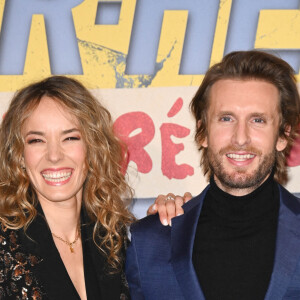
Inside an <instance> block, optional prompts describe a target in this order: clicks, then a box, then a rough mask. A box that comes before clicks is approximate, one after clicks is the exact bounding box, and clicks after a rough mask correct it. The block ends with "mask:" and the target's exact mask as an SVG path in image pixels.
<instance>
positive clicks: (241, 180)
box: [207, 147, 276, 189]
mask: <svg viewBox="0 0 300 300" xmlns="http://www.w3.org/2000/svg"><path fill="white" fill-rule="evenodd" d="M233 148H234V147H226V148H223V149H221V150H220V151H219V153H217V154H215V153H213V152H212V151H211V149H209V148H208V149H207V159H208V163H209V166H210V169H211V171H212V174H213V175H215V176H216V177H217V179H218V180H219V181H220V183H221V184H222V185H223V186H225V187H227V188H230V189H255V188H256V187H258V186H260V185H261V184H262V183H263V181H264V180H265V179H266V177H267V176H268V175H269V174H270V173H271V172H272V169H273V167H274V165H275V159H276V152H275V148H274V150H273V151H272V152H271V153H268V154H265V155H264V156H261V155H262V152H261V151H260V150H258V149H256V148H253V147H251V148H247V149H233ZM241 150H242V151H245V152H249V153H252V154H255V155H256V156H257V157H262V161H261V162H260V164H259V165H258V166H257V169H255V170H253V171H252V172H251V173H249V174H247V166H245V167H239V166H236V167H234V166H233V167H232V168H233V170H232V171H231V173H229V172H228V171H227V170H226V169H225V167H224V165H223V163H222V157H224V155H225V154H226V153H229V152H237V151H241ZM234 169H235V170H234Z"/></svg>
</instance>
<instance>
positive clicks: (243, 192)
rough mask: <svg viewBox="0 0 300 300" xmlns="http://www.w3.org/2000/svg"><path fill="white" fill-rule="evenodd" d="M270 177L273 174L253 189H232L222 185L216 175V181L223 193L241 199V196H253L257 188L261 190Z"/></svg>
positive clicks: (252, 187)
mask: <svg viewBox="0 0 300 300" xmlns="http://www.w3.org/2000/svg"><path fill="white" fill-rule="evenodd" d="M270 175H271V173H269V174H268V175H267V176H266V177H265V178H264V179H263V180H262V181H260V182H259V183H257V184H256V185H254V186H251V187H247V188H233V187H230V186H228V185H226V184H224V183H222V182H221V181H220V180H219V178H218V177H217V176H216V175H214V180H215V183H216V185H217V186H218V187H219V188H220V189H221V190H222V191H224V192H225V193H227V194H229V195H232V196H237V197H240V196H246V195H248V194H251V193H252V192H254V191H255V190H256V189H257V188H259V187H260V186H261V185H262V184H263V183H264V182H265V181H266V180H267V179H268V178H269V176H270Z"/></svg>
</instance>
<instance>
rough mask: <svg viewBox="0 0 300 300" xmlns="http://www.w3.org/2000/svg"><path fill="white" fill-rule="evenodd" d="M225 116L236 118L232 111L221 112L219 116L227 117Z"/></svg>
mask: <svg viewBox="0 0 300 300" xmlns="http://www.w3.org/2000/svg"><path fill="white" fill-rule="evenodd" d="M225 115H229V116H234V115H235V114H234V113H233V112H232V111H229V110H224V111H220V112H218V114H217V116H218V117H220V116H225Z"/></svg>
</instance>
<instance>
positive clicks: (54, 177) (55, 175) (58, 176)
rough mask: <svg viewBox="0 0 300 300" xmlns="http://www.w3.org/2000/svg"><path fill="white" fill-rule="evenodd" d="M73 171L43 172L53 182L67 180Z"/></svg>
mask: <svg viewBox="0 0 300 300" xmlns="http://www.w3.org/2000/svg"><path fill="white" fill-rule="evenodd" d="M71 174H72V172H71V171H68V172H51V173H43V174H42V175H43V177H44V178H45V179H46V180H47V181H51V182H61V181H65V180H67V179H68V178H69V177H70V176H71Z"/></svg>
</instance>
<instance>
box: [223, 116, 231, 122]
mask: <svg viewBox="0 0 300 300" xmlns="http://www.w3.org/2000/svg"><path fill="white" fill-rule="evenodd" d="M220 120H221V121H222V122H230V121H231V117H222V118H221V119H220Z"/></svg>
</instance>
